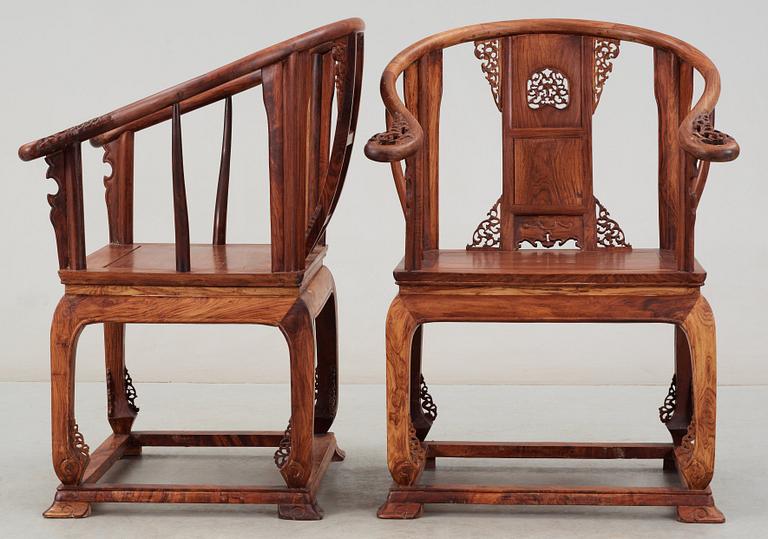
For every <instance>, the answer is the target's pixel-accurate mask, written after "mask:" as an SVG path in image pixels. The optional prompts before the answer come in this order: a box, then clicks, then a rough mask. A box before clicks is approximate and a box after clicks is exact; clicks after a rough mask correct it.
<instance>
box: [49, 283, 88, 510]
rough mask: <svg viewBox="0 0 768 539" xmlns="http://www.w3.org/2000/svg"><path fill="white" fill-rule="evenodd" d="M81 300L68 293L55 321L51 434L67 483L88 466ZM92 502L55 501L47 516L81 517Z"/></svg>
mask: <svg viewBox="0 0 768 539" xmlns="http://www.w3.org/2000/svg"><path fill="white" fill-rule="evenodd" d="M77 302H78V300H76V299H74V298H72V297H69V296H64V297H63V298H62V299H61V301H59V304H58V306H57V307H56V312H55V313H54V315H53V323H52V324H51V427H52V428H51V433H52V456H53V469H54V470H55V471H56V475H57V476H58V478H59V479H60V480H61V482H62V484H64V485H78V484H80V481H81V480H82V478H83V473H84V472H85V468H86V467H87V466H88V461H89V459H90V457H89V448H88V445H86V443H85V440H84V438H83V435H82V434H81V433H80V431H79V429H78V426H77V422H76V421H75V355H76V350H77V340H78V337H79V336H80V332H81V331H82V328H81V326H80V325H79V323H78V322H77V320H76V319H75V310H76V308H77ZM90 512H91V504H90V503H88V502H59V501H54V502H53V505H51V507H50V508H48V510H46V511H45V512H44V513H43V516H44V517H46V518H81V517H86V516H88V515H89V514H90Z"/></svg>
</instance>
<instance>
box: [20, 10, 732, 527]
mask: <svg viewBox="0 0 768 539" xmlns="http://www.w3.org/2000/svg"><path fill="white" fill-rule="evenodd" d="M363 29H364V24H363V22H362V21H361V20H360V19H347V20H344V21H340V22H336V23H333V24H330V25H327V26H324V27H321V28H318V29H315V30H312V31H310V32H308V33H306V34H302V35H300V36H298V37H295V38H293V39H291V40H288V41H285V42H282V43H279V44H277V45H274V46H272V47H270V48H268V49H264V50H262V51H260V52H257V53H254V54H252V55H250V56H247V57H245V58H242V59H240V60H238V61H236V62H233V63H231V64H228V65H226V66H224V67H221V68H219V69H217V70H215V71H212V72H210V73H207V74H205V75H203V76H200V77H198V78H195V79H192V80H190V81H187V82H185V83H183V84H180V85H178V86H175V87H173V88H169V89H168V90H165V91H163V92H160V93H158V94H155V95H153V96H150V97H148V98H146V99H143V100H140V101H137V102H136V103H133V104H131V105H128V106H126V107H123V108H120V109H117V110H115V111H113V112H111V113H109V114H106V115H104V116H100V117H98V118H95V119H93V120H90V121H88V122H85V123H83V124H81V125H79V126H76V127H73V128H71V129H68V130H66V131H62V132H60V133H57V134H55V135H52V136H50V137H47V138H44V139H41V140H38V141H35V142H31V143H29V144H26V145H24V146H22V147H21V148H20V150H19V155H20V157H21V158H22V159H24V160H33V159H37V158H40V157H45V160H46V162H47V163H48V165H49V168H48V171H47V174H46V176H47V177H48V178H51V179H53V180H54V181H55V182H56V183H57V184H58V191H57V192H56V193H55V194H53V195H49V199H48V202H49V203H50V205H51V222H52V223H53V226H54V230H55V236H56V246H57V251H58V259H59V275H60V278H61V281H62V283H63V284H64V285H65V294H64V296H63V298H62V299H61V301H60V302H59V305H58V307H57V308H56V312H55V314H54V318H53V324H52V330H51V391H52V427H53V429H52V434H53V464H54V469H55V471H56V474H57V475H58V477H59V479H60V480H61V485H60V486H59V487H58V489H57V491H56V495H55V500H54V503H53V505H52V506H51V507H50V508H49V509H48V510H47V511H46V512H45V516H47V517H83V516H87V515H88V514H89V513H90V510H91V504H92V503H99V502H172V503H185V502H188V503H268V504H277V505H278V514H279V516H280V517H282V518H289V519H318V518H321V516H322V511H321V510H320V508H319V507H318V505H317V503H316V493H317V489H318V486H319V483H320V480H321V478H322V476H323V474H324V473H325V471H326V469H327V468H328V466H329V463H330V462H331V461H333V460H341V459H343V456H344V454H343V452H342V451H341V450H340V449H339V448H338V446H337V444H336V439H335V437H334V435H333V434H332V433H330V432H329V429H330V427H331V424H332V423H333V421H334V418H335V415H336V411H337V407H338V398H339V396H338V351H337V340H336V339H337V336H336V293H335V285H334V281H333V277H332V275H331V272H330V271H329V270H328V268H326V267H325V266H324V265H323V257H324V255H325V253H326V249H327V247H326V228H327V226H328V223H329V221H330V219H331V216H332V215H333V212H334V209H335V207H336V205H337V202H338V200H339V195H340V193H341V190H342V186H343V183H344V179H345V176H346V173H347V168H348V165H349V161H350V157H351V153H352V143H353V140H354V138H355V128H356V122H357V113H358V105H359V100H360V91H361V76H362V62H363ZM621 40H625V41H632V42H637V43H641V44H644V45H647V46H649V47H651V48H652V49H653V55H654V56H653V57H654V75H655V86H654V87H655V94H656V100H657V103H658V114H659V116H658V117H659V179H658V182H659V184H658V185H659V215H658V219H659V246H658V248H652V249H639V248H633V247H631V246H630V244H629V242H628V241H627V239H626V238H625V236H624V233H623V231H622V230H621V228H620V226H619V224H618V223H617V222H616V221H615V220H614V219H613V218H612V217H611V216H610V214H609V212H608V210H607V209H606V207H605V206H603V205H602V204H601V203H600V202H599V201H598V199H597V198H596V196H595V194H594V193H593V188H592V162H591V159H592V157H591V156H592V149H591V131H592V116H593V114H594V113H595V110H596V109H597V107H598V104H599V102H600V96H601V95H602V93H603V91H604V88H605V84H606V80H607V79H608V76H609V74H610V73H611V71H612V68H613V61H614V60H615V59H616V58H617V56H618V55H619V51H620V41H621ZM467 42H469V43H473V44H474V54H475V56H476V57H477V59H478V60H479V69H478V73H477V76H484V77H485V78H486V79H487V81H488V83H489V85H490V93H491V95H490V100H489V103H488V104H486V105H484V106H494V105H495V106H496V108H498V110H499V113H500V119H501V126H502V129H501V134H502V156H503V167H502V169H503V181H502V189H501V194H500V196H499V198H498V200H497V201H496V202H494V203H493V204H492V207H491V210H490V211H489V213H488V215H487V218H486V219H485V220H483V221H482V222H481V223H480V224H479V225H478V227H477V229H476V230H475V232H474V234H473V236H472V240H471V242H470V243H469V245H467V248H466V249H464V250H446V249H441V248H440V245H439V228H438V222H439V220H438V215H439V208H438V201H439V197H438V185H439V166H438V165H439V125H440V122H439V119H440V100H441V94H442V85H443V81H442V69H443V64H442V51H443V49H445V48H447V47H452V46H454V45H459V44H463V43H467ZM694 69H695V70H697V71H698V72H699V73H700V74H701V75H702V76H703V78H704V82H705V86H704V90H703V93H702V95H701V97H700V99H699V100H698V102H696V104H695V105H693V106H692V105H691V102H692V97H693V70H694ZM401 75H402V77H403V92H404V96H405V99H404V102H403V101H402V100H401V98H400V97H399V96H398V93H397V90H396V82H397V80H398V78H400V76H401ZM257 85H262V87H263V96H264V104H265V107H266V110H267V118H268V130H269V170H270V174H269V176H270V219H271V243H270V244H268V245H242V244H238V245H233V244H228V243H227V241H226V230H227V202H228V188H229V169H230V155H231V142H232V114H233V108H234V107H233V96H235V95H237V94H239V93H241V92H244V91H247V90H249V89H251V88H253V87H255V86H257ZM719 89H720V82H719V75H718V73H717V70H716V68H715V66H714V65H713V64H712V62H711V61H710V60H709V59H708V58H707V57H706V56H704V55H703V54H702V53H701V52H699V51H698V50H697V49H695V48H693V47H691V46H690V45H688V44H686V43H684V42H682V41H680V40H677V39H674V38H672V37H669V36H666V35H663V34H659V33H656V32H652V31H649V30H644V29H641V28H636V27H631V26H625V25H620V24H609V23H601V22H591V21H580V20H555V19H552V20H549V19H542V20H524V21H507V22H498V23H489V24H481V25H474V26H468V27H464V28H459V29H456V30H451V31H448V32H444V33H441V34H437V35H434V36H431V37H428V38H426V39H423V40H421V41H419V42H418V43H416V44H415V45H413V46H411V47H409V48H407V49H406V50H405V51H404V52H402V53H400V54H399V55H398V56H396V57H395V58H394V59H393V60H392V62H390V64H389V65H388V66H387V67H386V69H385V70H384V74H383V76H382V81H381V92H382V97H383V99H384V103H385V106H386V109H387V116H386V118H387V130H386V131H385V132H384V133H381V134H378V135H375V136H373V137H372V138H371V139H370V140H369V142H368V143H367V145H366V147H365V153H366V155H367V156H368V157H369V158H370V159H373V160H376V161H383V162H389V163H391V166H392V173H393V176H394V179H395V186H396V190H397V194H398V197H399V199H400V203H401V205H402V209H403V213H404V215H405V220H406V236H405V257H404V259H403V261H402V262H401V263H400V264H399V265H398V267H397V268H396V270H395V279H396V281H397V284H398V285H399V293H398V295H397V297H396V298H395V300H394V302H393V303H392V306H391V308H390V310H389V314H388V316H387V322H386V334H387V345H386V356H387V421H388V428H387V448H388V463H389V469H390V472H391V474H392V477H393V479H394V485H393V486H392V488H391V489H390V493H389V497H388V499H387V501H386V503H385V504H384V505H383V506H382V507H381V508H380V510H379V516H380V517H383V518H413V517H417V516H419V515H420V514H421V512H422V508H423V505H424V504H425V503H485V504H594V505H669V506H675V507H677V512H678V516H679V518H680V519H681V520H683V521H686V522H721V521H723V517H722V514H721V513H720V512H719V511H718V510H717V508H716V507H715V505H714V502H713V499H712V495H711V492H710V490H709V487H708V485H709V482H710V480H711V478H712V473H713V466H714V450H715V395H716V379H715V330H714V321H713V317H712V312H711V310H710V308H709V305H708V304H707V301H706V300H705V299H704V297H703V296H702V295H701V294H700V291H699V289H700V287H701V286H702V285H703V283H704V278H705V273H704V270H703V269H702V268H701V266H700V265H699V264H698V263H697V262H696V260H695V258H694V249H693V246H694V223H695V219H696V207H697V205H698V202H699V199H700V197H701V194H702V191H703V188H704V185H705V182H706V179H707V173H708V171H709V164H710V162H712V161H729V160H732V159H735V158H736V157H737V155H738V152H739V148H738V145H737V144H736V142H735V141H734V140H733V139H732V138H731V137H729V136H728V135H725V134H723V133H721V132H719V131H716V130H715V129H714V127H713V120H714V107H715V103H716V101H717V98H718V93H719ZM218 101H224V120H223V137H222V149H221V162H220V170H219V177H218V190H217V196H216V204H215V212H214V215H213V234H212V242H211V243H210V244H190V240H189V222H188V212H187V202H186V193H185V183H184V161H183V145H182V129H181V119H182V116H183V114H185V113H187V112H190V111H192V110H195V109H198V108H200V107H204V106H207V105H210V104H213V103H215V102H218ZM334 108H335V122H332V118H333V112H334V111H333V109H334ZM165 121H170V122H171V125H172V150H171V165H172V174H171V176H172V178H171V180H172V185H173V219H174V225H175V242H174V243H168V244H156V243H139V242H136V241H135V240H134V238H133V220H134V208H133V182H134V174H133V171H134V137H135V135H136V134H137V133H139V132H140V131H142V130H143V129H146V128H147V127H150V126H153V125H156V124H158V123H161V122H165ZM86 140H90V142H91V144H92V145H94V146H96V147H102V148H103V149H104V161H106V162H108V163H109V164H110V165H111V167H112V170H111V173H110V175H109V176H107V177H105V178H104V184H105V187H106V205H107V215H108V223H109V236H110V243H109V244H108V245H106V246H105V247H102V248H101V249H98V250H96V251H94V252H93V253H91V254H90V255H86V247H85V235H84V219H83V197H82V167H81V145H82V143H83V142H84V141H86ZM403 162H404V166H403ZM524 244H528V245H530V246H533V247H538V249H527V248H523V246H524ZM550 247H568V248H565V249H553V250H551V251H542V248H550ZM437 321H440V322H447V321H453V322H468V321H472V322H483V321H497V322H498V321H503V322H597V321H600V322H663V323H671V324H674V325H675V327H676V330H675V353H676V361H675V375H674V378H673V385H672V387H671V388H670V394H669V395H668V397H667V399H666V400H665V402H664V405H663V406H662V408H661V409H660V416H661V419H662V421H664V422H665V423H666V425H667V427H668V429H669V431H670V433H671V437H672V442H671V443H667V444H594V443H581V444H580V443H550V444H531V443H478V442H437V441H429V442H427V441H426V440H425V439H426V436H427V434H428V432H429V430H430V427H431V425H432V423H433V421H434V420H435V419H436V417H437V406H436V404H435V403H434V402H433V400H432V398H431V396H430V395H429V392H428V390H427V387H426V384H425V382H424V377H423V375H422V372H421V346H422V343H421V341H422V329H421V328H422V326H423V324H425V323H428V322H437ZM97 323H98V324H103V326H104V342H105V364H106V383H107V417H108V420H109V423H110V425H111V427H112V431H113V433H112V434H111V435H110V436H109V437H108V438H107V439H106V440H105V441H104V442H103V443H102V444H101V445H100V446H99V447H98V448H97V449H96V450H95V451H93V452H92V453H91V451H90V448H89V446H88V445H87V444H86V442H85V439H84V437H83V435H82V433H81V432H80V431H79V428H78V425H77V422H76V420H75V416H74V397H75V383H74V374H75V353H76V347H77V340H78V335H79V334H80V332H81V331H82V329H83V327H84V326H86V325H88V324H97ZM131 323H242V324H267V325H272V326H276V327H278V328H279V329H280V330H281V331H282V332H283V334H284V335H285V337H286V339H287V342H288V346H289V351H290V373H291V374H290V378H291V410H290V413H289V414H287V417H286V420H287V425H288V426H287V428H286V430H285V431H284V432H263V431H259V432H182V431H164V432H158V431H152V432H148V431H135V430H133V429H132V426H133V422H134V420H135V418H136V415H137V413H138V407H137V406H136V403H135V399H136V391H135V388H134V386H133V382H132V379H131V376H130V374H129V373H128V370H127V368H126V361H125V326H126V324H131ZM145 446H216V447H224V446H259V447H261V446H264V447H275V448H276V451H275V463H276V465H277V467H278V468H279V470H280V473H281V475H282V477H283V478H284V480H285V486H270V487H263V486H237V487H233V486H216V485H179V484H172V485H146V484H109V483H103V482H100V481H99V480H100V478H101V477H102V476H103V475H104V473H105V472H106V471H107V470H108V469H109V467H110V466H111V465H112V464H114V462H116V461H117V460H119V459H121V458H124V457H128V456H137V455H139V454H140V453H141V451H142V447H145ZM438 457H484V458H497V457H503V458H516V457H517V458H519V457H529V458H551V457H558V458H588V459H591V458H652V459H660V460H663V462H664V468H665V469H669V470H677V471H678V472H679V475H680V478H681V480H682V485H681V486H680V487H674V488H673V487H669V488H666V487H665V488H647V487H645V488H606V487H578V488H574V487H571V488H566V487H526V486H487V485H486V486H483V485H465V486H456V485H440V484H430V485H425V484H420V483H419V478H420V477H421V475H422V472H423V470H424V469H425V467H427V466H428V465H434V461H435V459H436V458H438Z"/></svg>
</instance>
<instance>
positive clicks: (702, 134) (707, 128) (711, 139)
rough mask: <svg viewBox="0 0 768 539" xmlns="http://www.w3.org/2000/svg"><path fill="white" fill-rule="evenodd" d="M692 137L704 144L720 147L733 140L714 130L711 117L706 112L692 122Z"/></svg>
mask: <svg viewBox="0 0 768 539" xmlns="http://www.w3.org/2000/svg"><path fill="white" fill-rule="evenodd" d="M693 136H694V137H696V138H697V139H699V140H700V141H701V142H703V143H704V144H712V145H714V146H722V145H723V144H725V143H726V142H728V141H729V140H733V139H732V138H731V136H730V135H727V134H725V133H723V132H722V131H718V130H717V129H715V127H714V125H713V123H712V115H711V114H710V113H708V112H702V113H701V114H699V115H698V116H696V119H695V120H694V121H693Z"/></svg>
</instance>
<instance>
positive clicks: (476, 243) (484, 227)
mask: <svg viewBox="0 0 768 539" xmlns="http://www.w3.org/2000/svg"><path fill="white" fill-rule="evenodd" d="M500 215H501V197H499V199H498V200H497V201H496V202H495V203H494V204H493V206H491V209H490V210H488V213H487V214H486V218H485V219H483V220H482V221H481V222H480V224H479V225H477V228H476V229H475V232H474V234H472V243H470V244H468V245H467V249H498V248H500V247H501V220H500V218H499V216H500Z"/></svg>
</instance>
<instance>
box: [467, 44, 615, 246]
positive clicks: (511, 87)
mask: <svg viewBox="0 0 768 539" xmlns="http://www.w3.org/2000/svg"><path fill="white" fill-rule="evenodd" d="M618 54H619V41H618V40H614V39H598V38H593V37H586V36H584V37H579V36H568V35H548V34H539V35H522V36H513V37H501V38H497V39H491V40H483V41H475V56H476V57H477V58H478V59H480V60H481V61H482V65H481V68H482V71H483V73H484V75H485V77H486V79H487V80H488V83H489V84H490V86H491V92H492V95H493V96H494V101H495V103H496V106H497V107H498V109H499V110H500V111H501V112H502V123H503V127H502V130H503V137H504V142H503V148H504V149H503V159H504V167H503V169H504V193H503V194H502V196H501V197H500V198H499V200H497V201H496V203H494V205H493V206H492V207H491V209H490V211H489V212H488V215H487V217H486V219H484V220H483V221H482V222H481V223H480V224H479V225H478V227H477V228H476V229H475V232H474V234H473V237H472V242H471V243H470V244H469V245H467V249H475V248H483V249H488V248H500V249H505V250H509V249H517V248H519V247H520V246H521V245H522V244H523V243H524V242H525V243H528V244H530V245H532V246H534V247H537V246H541V247H554V246H563V245H565V244H566V243H567V242H569V241H572V242H573V243H574V245H575V246H576V247H579V248H583V249H595V248H597V247H629V244H628V243H626V241H625V239H624V234H623V231H622V230H621V227H620V226H619V225H618V223H616V221H614V220H613V219H611V218H610V217H609V214H608V212H607V210H606V209H605V207H604V206H602V205H601V204H600V202H599V201H597V199H596V198H594V197H593V196H592V171H591V165H592V162H591V153H592V149H591V134H592V133H591V122H592V120H591V116H592V114H593V113H594V111H595V110H596V108H597V105H598V103H599V102H600V97H601V95H602V92H603V87H604V85H605V81H606V80H607V79H608V76H609V74H610V73H611V71H612V69H613V63H612V62H613V60H614V59H615V58H616V57H617V56H618ZM505 81H506V82H505ZM505 208H509V209H508V210H505Z"/></svg>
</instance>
